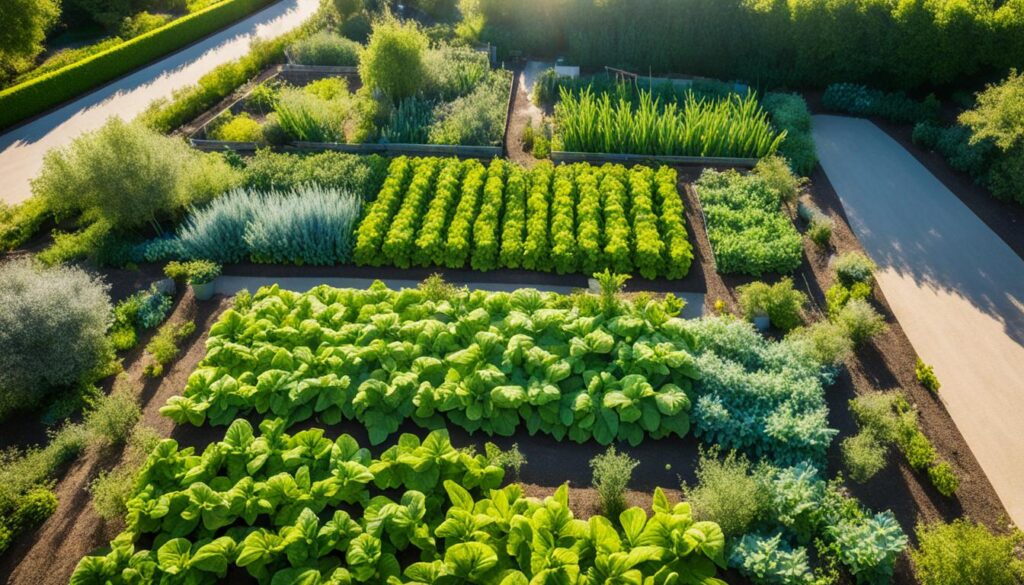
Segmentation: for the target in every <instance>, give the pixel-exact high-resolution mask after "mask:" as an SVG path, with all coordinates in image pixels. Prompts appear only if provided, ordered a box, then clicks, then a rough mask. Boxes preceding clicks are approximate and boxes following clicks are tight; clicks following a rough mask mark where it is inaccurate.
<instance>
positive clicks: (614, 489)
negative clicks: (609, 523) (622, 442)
mask: <svg viewBox="0 0 1024 585" xmlns="http://www.w3.org/2000/svg"><path fill="white" fill-rule="evenodd" d="M637 465H640V462H639V461H637V460H636V459H633V458H632V457H630V456H629V455H626V454H625V453H619V452H618V451H616V450H615V445H612V446H611V447H608V450H607V451H605V452H604V453H603V454H601V455H598V456H596V457H594V458H593V459H591V460H590V469H592V470H593V472H594V489H595V490H597V496H598V498H600V500H601V513H602V514H604V515H605V516H607V517H608V518H618V517H619V514H621V513H622V511H623V510H625V509H626V496H625V494H626V488H627V487H629V480H630V479H632V477H633V470H634V469H636V466H637Z"/></svg>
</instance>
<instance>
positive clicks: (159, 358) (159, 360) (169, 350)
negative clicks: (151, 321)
mask: <svg viewBox="0 0 1024 585" xmlns="http://www.w3.org/2000/svg"><path fill="white" fill-rule="evenodd" d="M195 330H196V323H195V321H185V322H182V323H165V324H164V326H163V327H161V328H160V330H159V331H157V333H156V335H154V336H153V339H151V340H150V341H149V343H148V344H146V351H147V352H149V355H150V356H152V358H153V361H152V362H151V363H150V364H148V365H147V367H146V374H147V375H149V376H151V377H153V378H157V377H159V376H161V375H163V373H164V366H166V365H167V364H169V363H171V362H172V361H174V358H176V357H178V352H179V351H181V348H180V347H179V345H180V344H181V342H183V341H184V340H185V339H187V338H188V337H189V336H190V335H192V334H193V333H195Z"/></svg>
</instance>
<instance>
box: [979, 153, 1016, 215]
mask: <svg viewBox="0 0 1024 585" xmlns="http://www.w3.org/2000/svg"><path fill="white" fill-rule="evenodd" d="M987 179H988V185H989V188H990V189H991V190H992V195H994V196H995V197H996V198H997V199H1001V200H1003V201H1015V202H1017V203H1019V204H1022V205H1024V195H1021V190H1020V185H1021V184H1022V183H1024V145H1021V146H1017V147H1015V148H1014V149H1013V150H1010V151H1009V152H1007V153H1005V154H1003V155H1002V156H1000V157H999V158H997V159H996V160H995V162H993V163H992V168H991V169H990V170H989V173H988V177H987Z"/></svg>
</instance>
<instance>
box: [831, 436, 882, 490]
mask: <svg viewBox="0 0 1024 585" xmlns="http://www.w3.org/2000/svg"><path fill="white" fill-rule="evenodd" d="M842 453H843V466H844V467H846V470H847V471H848V472H849V473H850V478H851V479H852V480H853V481H856V482H857V483H864V482H866V481H868V480H869V479H871V478H872V477H874V476H875V474H877V473H878V472H879V471H881V470H882V469H883V468H884V467H885V463H886V457H887V456H888V454H889V449H888V448H887V447H886V445H883V444H882V443H881V442H879V440H878V439H877V438H876V437H875V435H874V434H873V433H871V432H870V431H868V432H865V431H861V432H859V433H857V434H856V435H853V436H852V437H847V438H846V439H843V444H842Z"/></svg>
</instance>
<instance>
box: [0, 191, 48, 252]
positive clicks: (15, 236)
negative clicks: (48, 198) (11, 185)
mask: <svg viewBox="0 0 1024 585" xmlns="http://www.w3.org/2000/svg"><path fill="white" fill-rule="evenodd" d="M50 217H51V215H50V210H49V209H48V208H47V207H46V202H45V201H43V199H42V198H41V197H31V198H29V199H28V200H26V201H24V202H22V203H18V204H16V205H7V204H6V203H0V252H9V251H11V250H14V249H15V248H17V247H18V246H21V245H22V244H24V243H25V242H27V241H28V240H29V238H31V237H32V236H34V235H35V234H36V233H37V232H38V231H39V229H40V228H41V227H42V225H43V222H45V221H46V220H47V219H48V218H50Z"/></svg>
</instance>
